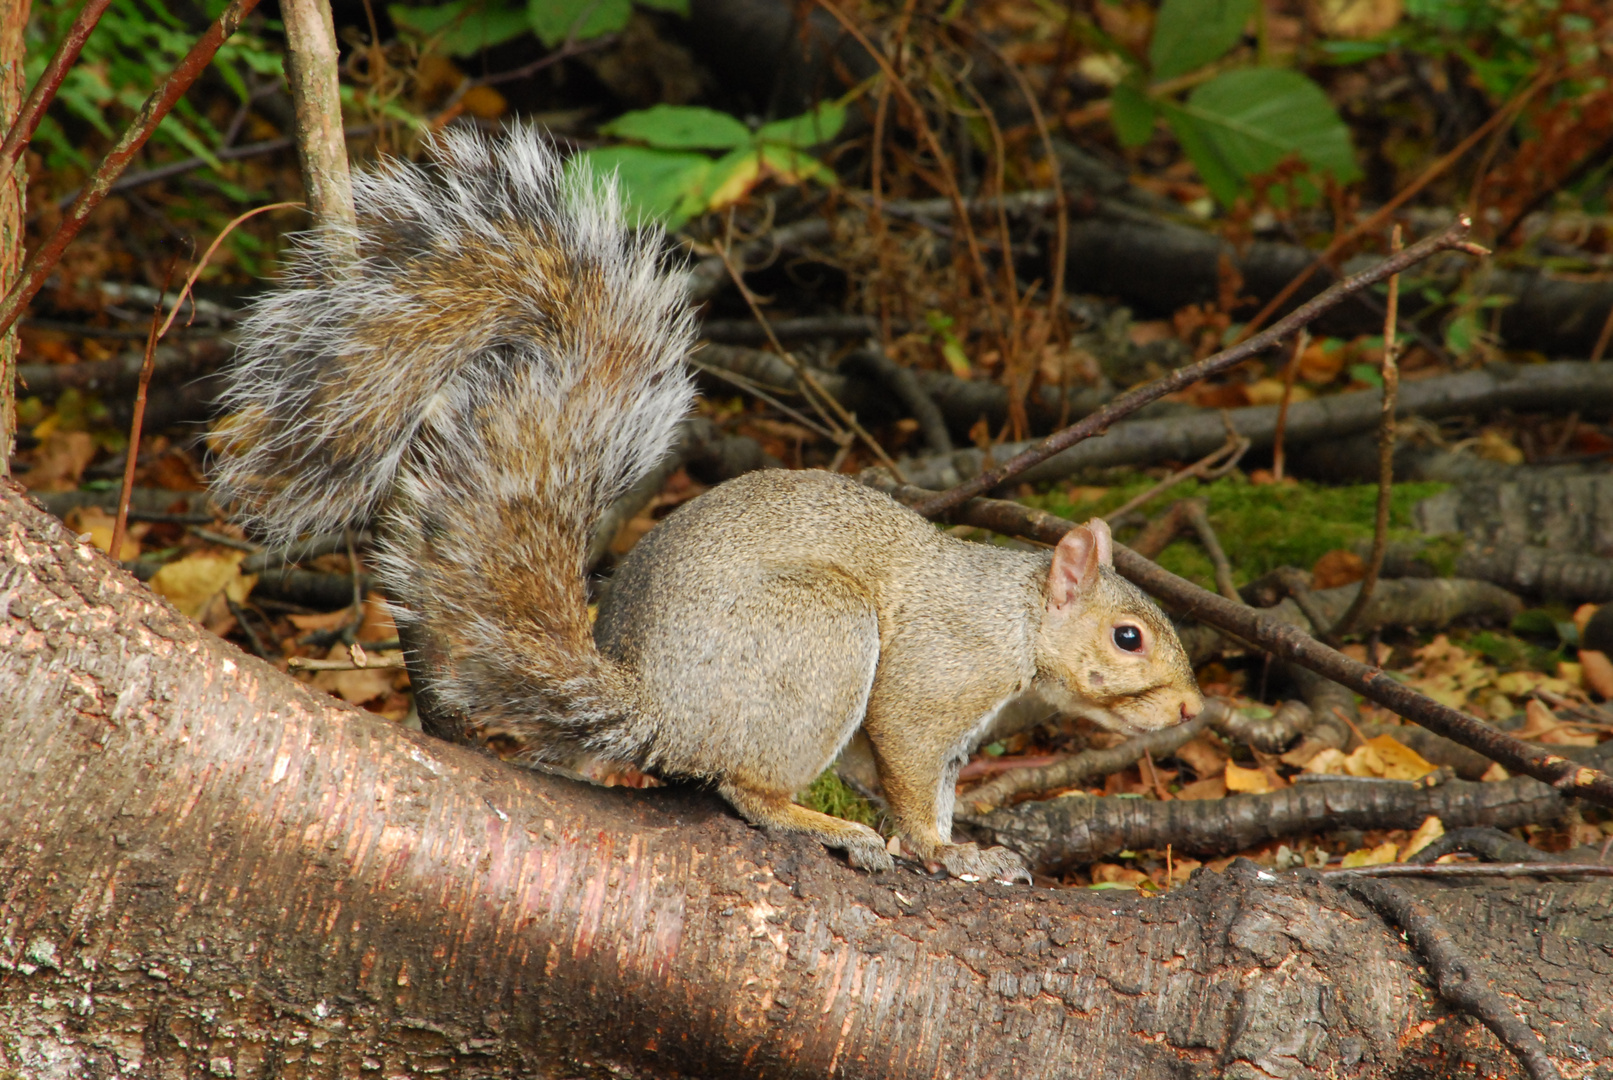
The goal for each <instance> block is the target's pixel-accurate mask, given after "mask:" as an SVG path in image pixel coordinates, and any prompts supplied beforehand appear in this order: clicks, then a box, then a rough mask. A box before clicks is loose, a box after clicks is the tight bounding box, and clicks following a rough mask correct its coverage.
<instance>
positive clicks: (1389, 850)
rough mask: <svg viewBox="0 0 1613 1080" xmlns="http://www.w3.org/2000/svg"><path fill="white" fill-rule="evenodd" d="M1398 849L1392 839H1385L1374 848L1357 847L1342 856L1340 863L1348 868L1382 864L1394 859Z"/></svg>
mask: <svg viewBox="0 0 1613 1080" xmlns="http://www.w3.org/2000/svg"><path fill="white" fill-rule="evenodd" d="M1398 853H1399V849H1398V848H1396V847H1395V844H1394V841H1393V840H1385V841H1384V842H1383V843H1381V844H1379V845H1378V846H1377V847H1375V848H1358V849H1356V850H1355V851H1352V852H1350V853H1349V854H1348V855H1346V856H1344V859H1343V860H1342V862H1341V863H1340V865H1341V866H1343V867H1345V868H1346V869H1348V868H1349V867H1352V866H1382V865H1383V864H1384V863H1392V862H1394V861H1395V859H1396V856H1397V855H1398Z"/></svg>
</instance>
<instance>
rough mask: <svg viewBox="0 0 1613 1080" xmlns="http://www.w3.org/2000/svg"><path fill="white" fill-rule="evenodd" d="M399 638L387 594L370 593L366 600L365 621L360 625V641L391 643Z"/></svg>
mask: <svg viewBox="0 0 1613 1080" xmlns="http://www.w3.org/2000/svg"><path fill="white" fill-rule="evenodd" d="M397 636H398V624H397V623H395V622H393V621H392V611H391V609H390V608H389V607H388V606H387V602H386V596H385V594H383V593H380V592H372V593H370V594H369V595H368V596H366V597H365V598H364V620H363V621H362V622H360V623H359V625H358V640H360V641H391V640H392V639H393V638H395V637H397Z"/></svg>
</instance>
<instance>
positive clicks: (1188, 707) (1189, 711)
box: [1182, 699, 1204, 720]
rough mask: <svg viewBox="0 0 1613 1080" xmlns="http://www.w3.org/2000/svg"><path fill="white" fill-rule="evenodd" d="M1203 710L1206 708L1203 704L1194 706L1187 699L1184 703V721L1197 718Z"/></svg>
mask: <svg viewBox="0 0 1613 1080" xmlns="http://www.w3.org/2000/svg"><path fill="white" fill-rule="evenodd" d="M1203 708H1204V706H1203V705H1202V704H1199V705H1193V704H1191V703H1190V702H1188V701H1187V700H1186V699H1183V701H1182V719H1183V720H1191V719H1193V718H1194V717H1195V716H1197V715H1198V714H1199V713H1200V712H1201V711H1202V710H1203Z"/></svg>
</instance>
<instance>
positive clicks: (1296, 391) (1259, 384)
mask: <svg viewBox="0 0 1613 1080" xmlns="http://www.w3.org/2000/svg"><path fill="white" fill-rule="evenodd" d="M1283 388H1284V384H1283V381H1282V380H1281V379H1272V378H1266V379H1256V380H1255V381H1254V382H1252V383H1250V384H1249V385H1248V386H1246V387H1244V393H1246V394H1247V395H1248V397H1249V404H1251V405H1276V404H1278V403H1279V402H1281V401H1282V399H1283ZM1315 396H1316V395H1315V394H1313V393H1311V389H1310V387H1308V386H1295V387H1294V388H1293V390H1292V391H1291V392H1290V394H1289V397H1288V400H1289V401H1309V400H1311V398H1313V397H1315Z"/></svg>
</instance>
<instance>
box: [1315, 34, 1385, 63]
mask: <svg viewBox="0 0 1613 1080" xmlns="http://www.w3.org/2000/svg"><path fill="white" fill-rule="evenodd" d="M1388 51H1389V42H1387V41H1383V40H1381V39H1380V40H1378V41H1324V42H1322V58H1323V59H1324V60H1326V61H1327V62H1328V63H1329V64H1359V63H1362V62H1363V61H1366V60H1375V59H1377V58H1378V57H1380V56H1383V55H1384V54H1385V53H1387V52H1388Z"/></svg>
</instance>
